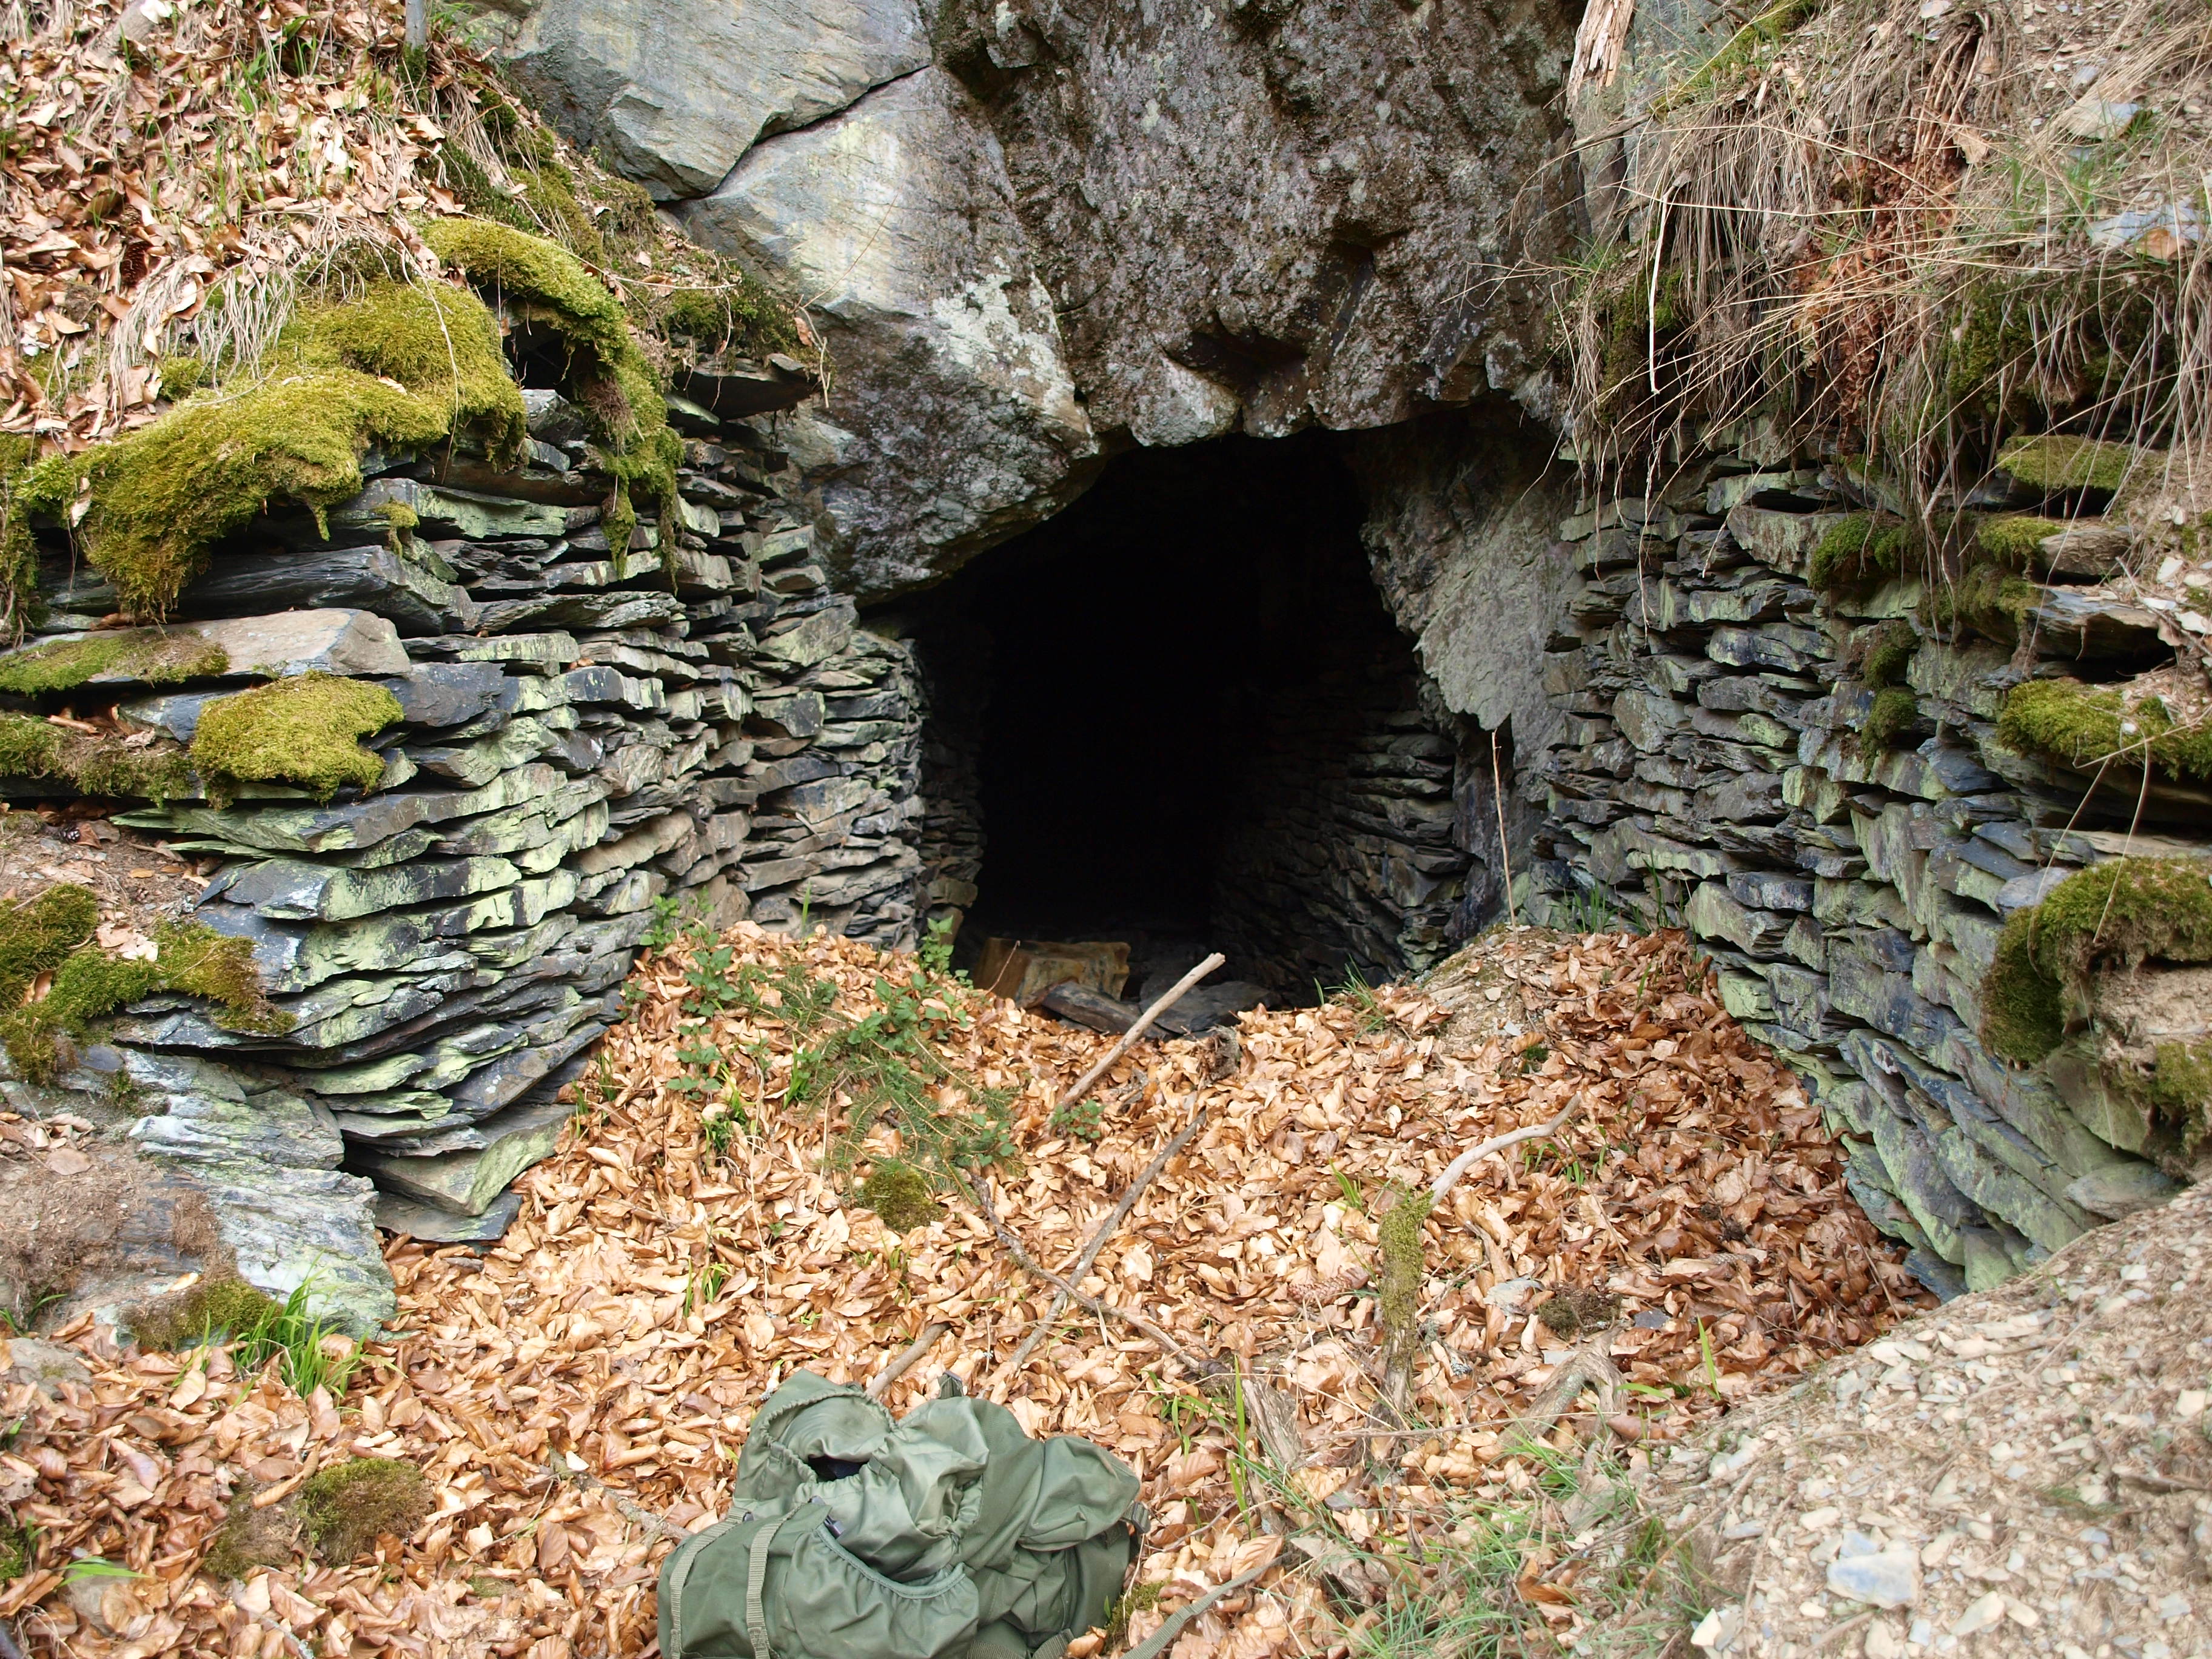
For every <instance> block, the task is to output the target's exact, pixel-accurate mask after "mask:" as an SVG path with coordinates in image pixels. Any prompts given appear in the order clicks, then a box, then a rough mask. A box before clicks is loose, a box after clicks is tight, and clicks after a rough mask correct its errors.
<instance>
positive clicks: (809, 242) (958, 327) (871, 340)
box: [684, 69, 1097, 599]
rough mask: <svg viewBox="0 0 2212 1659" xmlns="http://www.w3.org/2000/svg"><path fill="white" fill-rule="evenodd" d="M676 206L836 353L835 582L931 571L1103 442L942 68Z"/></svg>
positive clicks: (1027, 505) (763, 152) (1073, 478)
mask: <svg viewBox="0 0 2212 1659" xmlns="http://www.w3.org/2000/svg"><path fill="white" fill-rule="evenodd" d="M684 222H685V223H686V225H687V226H688V227H689V228H690V231H691V233H692V234H693V235H695V236H696V237H697V238H698V240H701V241H702V242H704V243H705V244H707V245H708V246H710V247H714V248H719V249H721V250H724V251H726V252H731V253H733V254H736V255H738V256H739V257H740V258H745V259H748V260H750V261H751V262H752V263H754V264H758V265H761V266H763V267H766V268H769V269H772V270H778V271H781V273H782V274H783V276H784V277H785V279H786V280H787V282H788V283H790V285H791V287H792V289H793V291H794V292H797V293H799V294H803V295H805V296H806V297H807V299H808V300H809V301H810V302H811V306H812V311H811V315H812V316H813V317H814V318H815V319H816V323H817V327H819V328H820V329H821V330H822V332H823V337H824V340H825V343H827V345H828V347H829V355H830V358H831V361H832V362H834V363H835V364H836V383H835V385H834V386H833V387H832V389H831V391H830V393H829V398H828V406H827V409H826V411H825V414H826V417H827V419H828V420H829V422H834V423H835V424H836V426H837V427H839V428H842V429H843V430H844V431H845V432H846V433H847V434H848V435H849V441H848V442H845V443H843V444H842V445H841V446H840V453H838V454H837V456H836V460H835V462H834V463H833V464H831V465H829V466H828V467H826V468H825V469H824V474H825V476H823V477H822V483H823V498H824V501H825V503H826V504H827V506H828V507H829V511H830V513H831V514H832V515H833V517H834V518H835V520H836V524H837V526H838V528H839V531H840V532H841V539H842V548H841V549H839V550H837V551H836V562H838V563H839V564H840V565H841V566H842V568H840V569H839V570H838V571H837V572H836V574H837V576H838V586H840V587H841V588H842V589H844V590H846V591H848V592H854V593H856V594H858V595H859V596H860V597H861V598H863V599H866V598H869V597H873V596H876V595H880V594H884V593H890V592H896V591H898V590H900V589H902V588H905V587H911V586H917V585H920V584H921V583H923V582H927V581H928V580H932V579H933V577H935V576H938V575H941V574H945V572H947V571H949V570H951V569H952V568H955V567H956V566H957V565H958V564H960V563H961V562H963V561H964V560H965V559H966V558H967V557H968V556H970V555H972V554H974V553H975V552H978V551H980V550H981V549H983V548H985V547H987V546H989V545H990V544H992V543H994V542H996V541H1000V540H1002V539H1004V538H1006V536H1008V535H1011V534H1012V533H1013V532H1015V531H1018V530H1020V529H1022V528H1024V527H1025V526H1028V525H1030V524H1032V523H1034V522H1036V520H1039V519H1042V518H1045V517H1048V516H1049V515H1050V514H1051V513H1054V512H1056V511H1057V510H1058V509H1059V508H1060V507H1062V506H1064V505H1066V502H1067V501H1070V500H1072V499H1073V497H1074V496H1075V495H1077V494H1078V493H1079V491H1080V489H1082V487H1083V485H1084V484H1085V483H1088V482H1089V479H1090V474H1091V469H1092V465H1093V464H1094V461H1095V458H1096V456H1097V441H1096V440H1095V439H1094V438H1093V437H1092V435H1091V424H1090V422H1089V420H1088V419H1087V418H1086V417H1085V414H1084V410H1083V405H1082V404H1081V403H1080V402H1079V400H1078V399H1077V397H1076V392H1075V386H1074V384H1073V381H1072V380H1070V379H1069V378H1068V373H1067V368H1066V364H1065V363H1064V362H1062V361H1061V356H1060V331H1059V327H1058V325H1057V323H1056V321H1055V320H1054V313H1053V307H1052V303H1051V300H1050V297H1049V296H1048V295H1047V294H1046V293H1045V292H1044V290H1043V289H1042V288H1041V287H1040V286H1039V285H1038V283H1037V282H1036V277H1035V276H1033V275H1032V274H1031V258H1030V247H1029V245H1028V242H1027V240H1026V239H1025V238H1024V235H1023V233H1022V228H1021V225H1020V223H1019V222H1018V219H1017V218H1016V216H1015V214H1014V204H1013V197H1012V191H1011V189H1010V187H1009V185H1008V184H1007V182H1006V164H1005V158H1004V157H1003V156H1002V155H1001V154H1000V149H999V143H998V140H997V139H996V138H995V137H994V136H993V135H992V132H991V130H990V128H989V127H988V126H987V125H986V124H985V123H984V121H983V120H982V118H981V112H980V111H979V110H978V108H977V106H976V105H975V100H973V99H971V98H970V97H969V95H968V94H967V93H966V92H964V91H963V89H962V88H961V87H960V86H959V84H958V83H957V82H955V81H954V80H953V79H952V78H951V76H947V75H945V73H944V72H943V71H941V70H934V69H932V70H924V71H922V72H921V74H918V75H912V76H907V77H906V78H905V79H903V80H901V81H897V82H893V83H891V84H890V85H889V86H886V87H883V88H878V90H877V91H875V92H873V93H872V94H869V95H868V96H867V97H866V98H864V99H862V100H860V102H859V103H858V104H856V105H854V106H853V107H852V108H851V109H848V110H847V111H845V112H843V113H842V114H841V115H838V116H836V117H835V118H832V119H829V120H827V121H823V122H821V123H819V124H817V125H814V126H811V127H809V128H807V129H805V131H801V132H793V133H787V134H784V135H782V136H781V137H775V138H770V139H768V140H766V141H765V142H763V143H759V144H757V145H756V146H754V148H753V149H752V150H751V152H750V154H749V155H746V157H745V158H744V161H741V162H740V163H739V164H738V167H737V168H736V170H735V171H734V172H733V173H731V175H730V177H729V179H727V180H726V182H725V183H724V185H722V187H721V188H720V190H718V191H715V192H714V194H713V195H712V196H709V197H706V198H705V199H704V200H702V201H698V202H694V203H691V204H688V205H687V206H686V207H685V208H684Z"/></svg>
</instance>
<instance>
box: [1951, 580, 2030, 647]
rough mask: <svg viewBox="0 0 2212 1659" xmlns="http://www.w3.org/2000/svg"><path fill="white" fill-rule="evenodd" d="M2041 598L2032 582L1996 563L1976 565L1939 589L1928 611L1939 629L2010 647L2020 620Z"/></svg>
mask: <svg viewBox="0 0 2212 1659" xmlns="http://www.w3.org/2000/svg"><path fill="white" fill-rule="evenodd" d="M2042 599H2043V590H2042V589H2041V588H2039V587H2038V586H2036V585H2035V584H2034V583H2033V582H2030V581H2023V580H2021V579H2020V578H2019V577H2017V576H2015V575H2013V574H2011V573H2010V572H2008V571H2007V570H2005V569H2004V568H2002V567H2001V566H1998V565H1996V564H1976V565H1972V566H1969V567H1968V568H1967V569H1966V571H1965V572H1964V573H1962V574H1960V577H1959V579H1958V580H1956V581H1955V582H1949V583H1946V584H1944V585H1943V586H1940V587H1939V588H1938V589H1937V590H1936V596H1935V599H1934V600H1933V602H1932V605H1931V609H1932V610H1933V612H1934V615H1935V619H1936V623H1937V625H1938V626H1940V627H1942V628H1947V629H1965V630H1966V631H1968V632H1970V633H1975V634H1979V635H1982V636H1983V637H1984V638H1985V639H1992V640H1997V641H2002V642H2003V643H2004V644H2007V645H2011V644H2014V643H2015V642H2016V641H2018V640H2019V638H2020V630H2021V623H2022V621H2023V619H2024V618H2025V617H2027V613H2028V612H2029V611H2032V610H2033V609H2034V608H2035V606H2036V605H2039V604H2040V603H2041V602H2042Z"/></svg>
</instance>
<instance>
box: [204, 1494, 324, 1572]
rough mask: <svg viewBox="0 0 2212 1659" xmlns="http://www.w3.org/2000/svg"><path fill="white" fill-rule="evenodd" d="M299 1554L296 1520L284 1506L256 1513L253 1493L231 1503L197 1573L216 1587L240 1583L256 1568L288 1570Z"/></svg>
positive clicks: (239, 1495) (297, 1519)
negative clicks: (208, 1578)
mask: <svg viewBox="0 0 2212 1659" xmlns="http://www.w3.org/2000/svg"><path fill="white" fill-rule="evenodd" d="M299 1553H300V1520H299V1517H298V1516H296V1515H295V1514H294V1513H293V1512H292V1510H291V1508H290V1506H289V1505H288V1504H281V1503H280V1504H269V1505H267V1506H266V1507H264V1508H260V1509H257V1508H255V1507H254V1504H253V1493H252V1492H251V1491H250V1490H249V1491H245V1492H240V1493H239V1494H238V1496H237V1497H235V1498H233V1499H231V1504H230V1511H229V1513H228V1515H226V1516H224V1517H223V1522H222V1529H221V1530H220V1531H218V1532H217V1533H216V1535H215V1540H214V1541H213V1542H212V1543H210V1545H209V1546H208V1551H207V1553H206V1554H205V1555H204V1556H202V1557H201V1558H200V1571H202V1572H204V1573H205V1574H206V1575H207V1576H208V1577H210V1578H212V1579H214V1580H215V1581H216V1583H219V1584H227V1583H231V1582H233V1581H234V1580H237V1579H242V1578H245V1577H247V1576H248V1575H249V1574H251V1573H252V1571H254V1570H255V1569H256V1568H258V1567H289V1566H291V1565H295V1562H296V1561H297V1559H298V1557H299Z"/></svg>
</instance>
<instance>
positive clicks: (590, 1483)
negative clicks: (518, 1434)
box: [545, 1452, 691, 1544]
mask: <svg viewBox="0 0 2212 1659" xmlns="http://www.w3.org/2000/svg"><path fill="white" fill-rule="evenodd" d="M545 1467H546V1468H547V1469H548V1470H549V1471H550V1472H551V1474H552V1476H553V1478H554V1479H555V1480H565V1481H567V1482H568V1484H569V1485H571V1486H581V1487H582V1488H584V1490H585V1491H586V1492H605V1493H606V1495H607V1498H608V1499H609V1501H610V1502H611V1503H612V1504H614V1506H615V1507H616V1508H617V1509H618V1510H621V1511H622V1512H623V1516H624V1517H625V1518H626V1519H628V1520H629V1521H631V1522H635V1524H636V1525H638V1526H641V1527H643V1528H645V1529H646V1530H647V1532H657V1533H659V1534H660V1535H661V1536H662V1537H663V1538H672V1539H674V1540H675V1541H677V1542H678V1543H679V1544H680V1543H682V1542H683V1541H684V1540H685V1539H687V1538H689V1537H690V1535H691V1534H690V1533H688V1532H686V1531H684V1528H681V1527H679V1526H678V1525H677V1524H676V1523H675V1522H673V1521H671V1520H670V1519H668V1518H667V1516H660V1515H655V1514H654V1513H653V1511H652V1510H649V1509H647V1508H646V1507H645V1505H644V1504H637V1503H633V1502H631V1500H630V1499H629V1498H625V1497H623V1494H622V1492H620V1491H619V1490H617V1488H615V1487H613V1486H609V1485H607V1483H606V1482H605V1481H604V1480H600V1479H599V1476H597V1475H596V1474H592V1472H591V1471H590V1470H588V1469H586V1468H585V1467H584V1466H583V1465H582V1464H581V1463H579V1462H575V1461H574V1460H573V1459H572V1458H568V1457H563V1456H562V1455H561V1454H560V1453H559V1452H555V1453H554V1454H553V1455H551V1456H550V1457H549V1458H547V1459H546V1460H545Z"/></svg>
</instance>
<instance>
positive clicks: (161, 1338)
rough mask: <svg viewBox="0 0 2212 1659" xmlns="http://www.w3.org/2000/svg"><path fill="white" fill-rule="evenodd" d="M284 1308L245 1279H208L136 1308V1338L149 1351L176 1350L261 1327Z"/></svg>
mask: <svg viewBox="0 0 2212 1659" xmlns="http://www.w3.org/2000/svg"><path fill="white" fill-rule="evenodd" d="M281 1311H282V1309H281V1307H280V1305H279V1304H278V1303H277V1302H276V1300H275V1299H274V1298H273V1297H269V1296H266V1295H264V1294H263V1293H262V1292H261V1291H257V1290H256V1289H254V1288H253V1286H252V1285H249V1284H247V1283H246V1281H245V1280H244V1279H202V1280H200V1282H199V1283H198V1284H197V1285H193V1286H192V1287H191V1289H190V1290H188V1291H184V1292H182V1293H181V1294H180V1295H177V1296H172V1297H164V1298H162V1299H161V1301H160V1302H157V1303H152V1304H148V1305H146V1306H144V1307H142V1308H137V1309H134V1310H132V1311H131V1340H132V1341H134V1342H136V1343H137V1345H138V1346H140V1347H142V1348H143V1349H145V1350H146V1351H147V1352H149V1353H154V1352H160V1353H174V1352H177V1351H179V1349H183V1348H191V1347H197V1346H199V1345H201V1344H203V1343H206V1342H211V1341H219V1340H222V1339H223V1338H225V1337H231V1336H241V1335H244V1334H246V1333H248V1332H251V1331H258V1330H261V1329H263V1328H265V1327H266V1326H268V1325H269V1323H270V1322H271V1321H273V1320H274V1319H275V1318H276V1316H277V1315H278V1313H279V1312H281Z"/></svg>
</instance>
